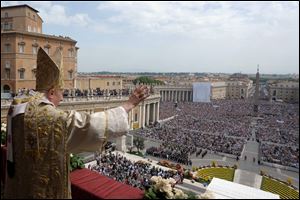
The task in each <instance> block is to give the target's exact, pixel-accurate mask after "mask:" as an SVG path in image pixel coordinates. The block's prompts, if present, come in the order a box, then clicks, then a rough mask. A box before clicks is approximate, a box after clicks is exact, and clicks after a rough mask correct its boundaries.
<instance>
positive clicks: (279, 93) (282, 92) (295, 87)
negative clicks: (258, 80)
mask: <svg viewBox="0 0 300 200" xmlns="http://www.w3.org/2000/svg"><path fill="white" fill-rule="evenodd" d="M267 90H268V94H269V99H270V100H273V101H278V100H280V101H284V102H287V103H299V81H298V82H297V81H268V82H267Z"/></svg>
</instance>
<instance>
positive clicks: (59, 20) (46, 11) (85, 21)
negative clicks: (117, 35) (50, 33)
mask: <svg viewBox="0 0 300 200" xmlns="http://www.w3.org/2000/svg"><path fill="white" fill-rule="evenodd" d="M2 4H3V5H4V6H12V5H22V4H28V5H29V6H31V7H33V8H35V9H36V10H38V11H39V15H40V16H41V18H42V19H43V21H44V23H45V24H54V25H60V26H81V27H86V26H88V25H89V24H91V23H92V20H91V19H90V17H89V15H88V14H86V13H76V14H73V15H69V14H68V13H67V12H66V9H65V7H64V6H62V5H59V4H56V2H54V3H53V2H51V1H2V2H1V5H2Z"/></svg>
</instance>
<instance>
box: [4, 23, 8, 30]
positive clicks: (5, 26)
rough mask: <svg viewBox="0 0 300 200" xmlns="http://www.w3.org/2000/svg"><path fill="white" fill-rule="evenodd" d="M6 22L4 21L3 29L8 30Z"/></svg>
mask: <svg viewBox="0 0 300 200" xmlns="http://www.w3.org/2000/svg"><path fill="white" fill-rule="evenodd" d="M8 29H9V28H8V22H4V30H8Z"/></svg>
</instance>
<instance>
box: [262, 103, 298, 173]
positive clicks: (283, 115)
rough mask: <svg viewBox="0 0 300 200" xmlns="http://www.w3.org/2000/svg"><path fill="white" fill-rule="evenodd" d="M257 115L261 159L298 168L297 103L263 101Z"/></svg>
mask: <svg viewBox="0 0 300 200" xmlns="http://www.w3.org/2000/svg"><path fill="white" fill-rule="evenodd" d="M259 117H260V119H259V120H258V126H257V132H256V138H257V139H258V141H260V142H261V143H262V144H261V146H260V150H261V156H262V157H261V160H262V161H266V162H271V163H276V164H280V165H285V166H290V167H296V168H299V104H285V103H277V102H276V103H272V104H267V103H265V104H262V105H261V106H260V113H259Z"/></svg>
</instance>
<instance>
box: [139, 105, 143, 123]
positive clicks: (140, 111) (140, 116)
mask: <svg viewBox="0 0 300 200" xmlns="http://www.w3.org/2000/svg"><path fill="white" fill-rule="evenodd" d="M142 109H143V107H142V105H140V106H139V128H142Z"/></svg>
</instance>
